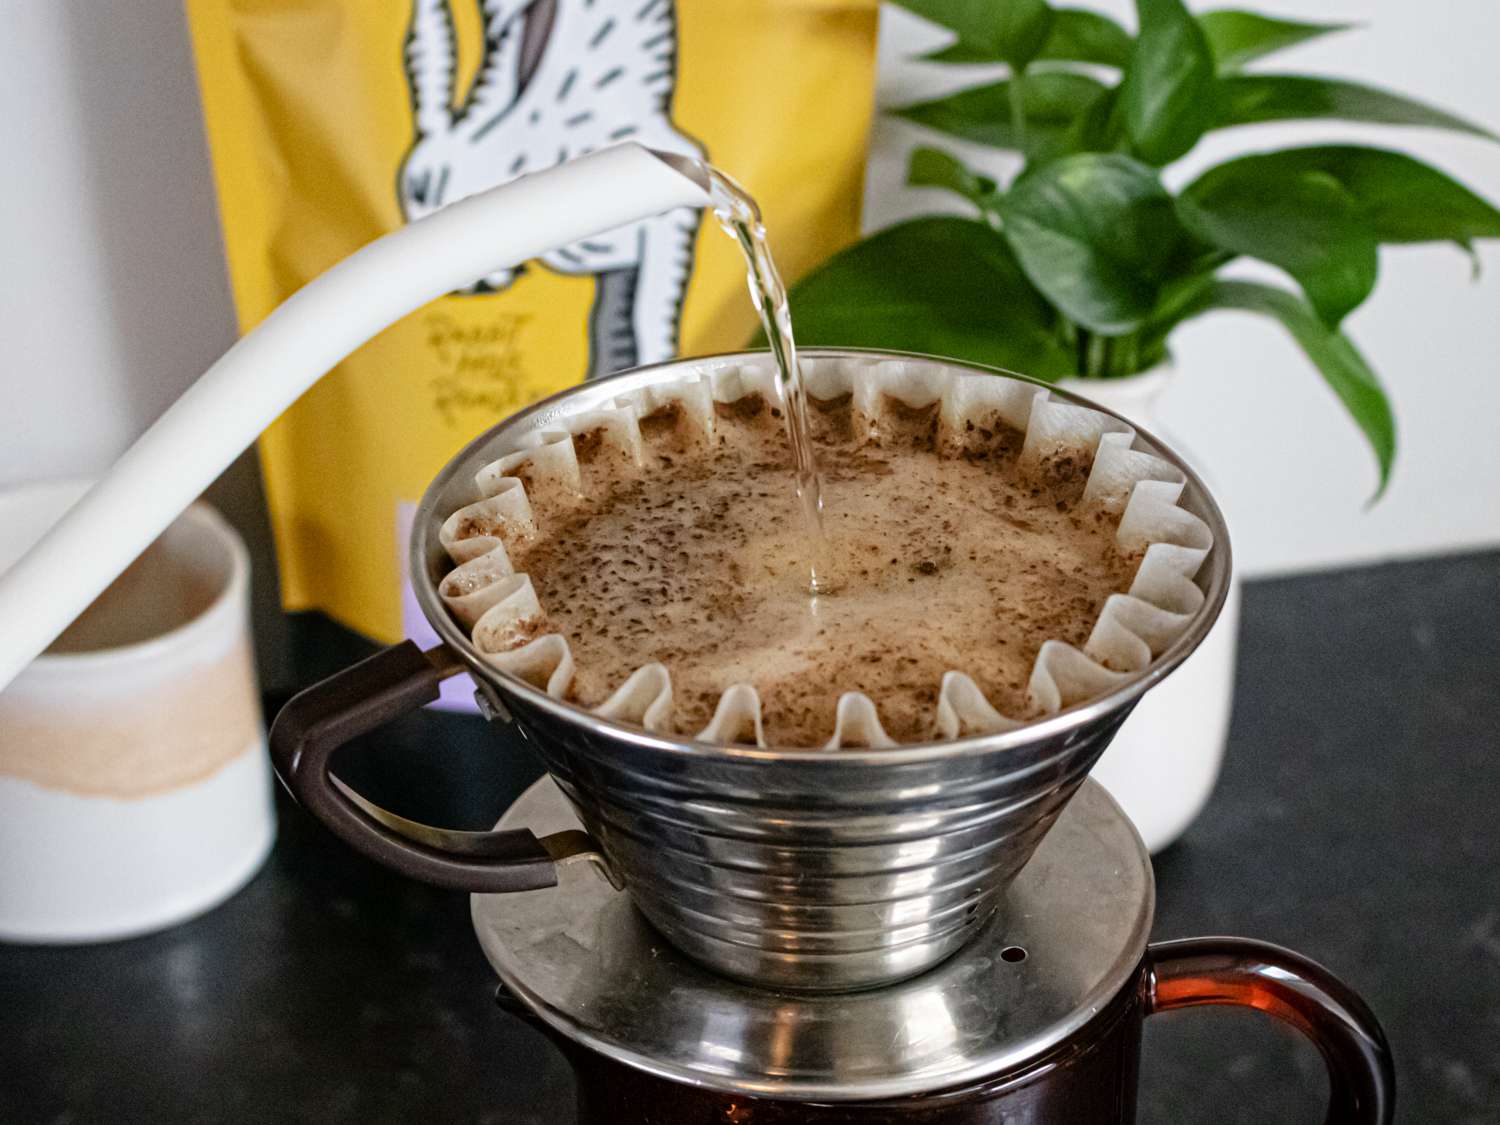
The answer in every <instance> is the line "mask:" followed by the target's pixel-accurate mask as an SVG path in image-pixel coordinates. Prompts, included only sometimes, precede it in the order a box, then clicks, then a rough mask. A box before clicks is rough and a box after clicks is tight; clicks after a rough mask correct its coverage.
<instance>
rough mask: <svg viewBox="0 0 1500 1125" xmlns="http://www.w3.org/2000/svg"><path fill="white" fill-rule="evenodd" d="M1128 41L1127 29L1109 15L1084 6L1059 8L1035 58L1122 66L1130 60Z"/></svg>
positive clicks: (1129, 40) (1129, 39)
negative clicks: (1048, 33) (1092, 10)
mask: <svg viewBox="0 0 1500 1125" xmlns="http://www.w3.org/2000/svg"><path fill="white" fill-rule="evenodd" d="M1131 42H1132V40H1131V38H1130V32H1128V31H1126V30H1125V29H1124V28H1123V27H1121V26H1120V25H1119V24H1117V23H1116V22H1115V21H1114V20H1112V19H1110V18H1109V17H1108V16H1105V15H1100V14H1099V13H1098V12H1091V11H1089V10H1088V9H1087V8H1059V9H1057V15H1056V17H1055V18H1054V19H1053V21H1052V34H1050V35H1049V36H1047V41H1046V42H1045V43H1043V44H1042V51H1041V54H1039V55H1037V58H1038V59H1061V60H1066V61H1068V62H1085V63H1098V64H1099V65H1101V66H1113V67H1119V68H1123V67H1124V66H1125V64H1126V63H1128V62H1129V61H1130V46H1131Z"/></svg>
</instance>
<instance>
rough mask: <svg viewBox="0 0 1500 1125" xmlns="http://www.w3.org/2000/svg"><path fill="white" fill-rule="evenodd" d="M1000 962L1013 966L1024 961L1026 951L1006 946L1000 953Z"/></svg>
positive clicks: (1013, 946) (1014, 946)
mask: <svg viewBox="0 0 1500 1125" xmlns="http://www.w3.org/2000/svg"><path fill="white" fill-rule="evenodd" d="M1000 960H1002V961H1009V962H1010V963H1011V964H1012V965H1014V964H1015V963H1016V962H1018V961H1024V960H1026V950H1024V949H1022V948H1021V947H1020V946H1019V945H1007V946H1006V947H1005V948H1004V949H1002V950H1001V951H1000Z"/></svg>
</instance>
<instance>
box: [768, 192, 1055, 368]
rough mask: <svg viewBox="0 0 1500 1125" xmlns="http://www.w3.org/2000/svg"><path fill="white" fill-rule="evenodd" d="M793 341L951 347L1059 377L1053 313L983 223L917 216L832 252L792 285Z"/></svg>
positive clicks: (960, 355) (980, 359) (937, 351)
mask: <svg viewBox="0 0 1500 1125" xmlns="http://www.w3.org/2000/svg"><path fill="white" fill-rule="evenodd" d="M791 303H792V314H793V316H794V318H795V325H796V332H797V342H798V343H800V344H805V345H812V344H830V345H844V346H851V345H852V346H862V347H872V348H893V349H896V350H898V351H913V352H926V353H929V354H932V355H943V356H952V357H953V358H955V359H963V360H969V361H971V362H974V363H984V364H989V365H992V366H996V367H1006V368H1010V369H1012V370H1015V371H1022V372H1025V373H1026V374H1028V375H1034V376H1036V377H1038V378H1042V379H1057V378H1061V377H1062V376H1064V375H1067V374H1069V373H1070V372H1071V371H1072V369H1073V366H1074V365H1073V362H1072V357H1071V356H1070V354H1069V352H1068V351H1067V349H1066V348H1064V347H1063V346H1062V343H1061V342H1060V341H1059V339H1058V337H1057V334H1056V332H1055V331H1054V327H1055V325H1056V322H1057V314H1056V313H1055V312H1054V311H1053V309H1052V307H1051V306H1050V305H1048V304H1047V302H1046V301H1045V300H1044V299H1043V298H1042V296H1041V294H1040V293H1038V292H1037V291H1036V289H1034V288H1033V287H1032V286H1031V284H1030V283H1029V282H1028V281H1027V280H1026V278H1025V276H1024V275H1023V274H1022V273H1021V270H1020V267H1019V266H1018V265H1017V264H1016V260H1015V258H1014V256H1013V255H1012V254H1011V251H1010V248H1009V247H1008V246H1007V245H1006V244H1005V240H1004V239H1003V238H1001V237H1000V235H999V234H998V233H996V232H995V231H994V230H992V229H990V228H989V227H988V226H986V225H985V224H984V223H982V222H977V221H975V220H972V219H959V218H947V217H943V218H926V219H913V220H911V221H910V222H905V223H900V224H898V225H897V226H894V227H889V228H887V229H886V230H883V231H880V232H879V233H877V234H874V235H871V236H870V237H869V238H867V239H865V240H864V241H863V242H859V243H856V244H855V245H853V246H851V247H849V248H848V249H847V250H844V251H842V252H841V253H839V254H836V255H834V256H833V257H832V258H830V259H829V260H828V261H827V262H825V263H824V264H823V265H822V266H821V267H819V268H818V269H817V270H816V271H814V272H813V273H811V274H809V275H808V276H807V277H805V278H803V279H802V280H801V281H800V282H798V283H797V284H796V285H795V286H794V287H793V289H792V292H791Z"/></svg>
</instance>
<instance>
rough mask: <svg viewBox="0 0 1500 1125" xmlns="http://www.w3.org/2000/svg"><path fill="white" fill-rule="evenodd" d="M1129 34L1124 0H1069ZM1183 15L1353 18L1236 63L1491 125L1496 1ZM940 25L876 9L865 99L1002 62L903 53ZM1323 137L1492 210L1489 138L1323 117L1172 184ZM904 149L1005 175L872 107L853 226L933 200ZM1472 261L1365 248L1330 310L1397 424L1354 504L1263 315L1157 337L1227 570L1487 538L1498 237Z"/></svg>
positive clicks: (1211, 319)
mask: <svg viewBox="0 0 1500 1125" xmlns="http://www.w3.org/2000/svg"><path fill="white" fill-rule="evenodd" d="M1071 2H1074V3H1081V4H1083V5H1084V6H1088V7H1093V8H1096V9H1097V10H1099V11H1103V12H1106V13H1108V14H1110V15H1113V16H1115V17H1116V18H1118V19H1120V20H1121V21H1122V22H1124V23H1125V24H1126V25H1127V26H1133V16H1132V13H1133V5H1132V4H1131V3H1130V2H1129V0H1071ZM1189 6H1190V7H1191V8H1193V9H1194V10H1206V9H1207V8H1210V7H1230V6H1233V7H1249V8H1253V9H1255V10H1259V11H1265V12H1267V13H1268V14H1276V15H1282V16H1286V17H1288V18H1293V19H1307V20H1319V21H1328V22H1361V23H1364V24H1366V25H1367V26H1366V27H1364V28H1362V29H1359V30H1354V31H1349V32H1344V33H1342V34H1339V35H1333V36H1329V37H1327V38H1326V39H1324V40H1321V41H1315V42H1313V43H1309V44H1305V45H1303V46H1301V47H1298V48H1295V49H1293V50H1291V51H1287V52H1284V53H1282V54H1280V55H1276V56H1273V57H1272V58H1270V59H1268V60H1263V61H1261V62H1260V63H1258V64H1256V69H1261V70H1275V71H1302V72H1306V73H1318V74H1326V75H1330V76H1337V77H1344V78H1351V79H1356V80H1359V81H1363V82H1369V83H1376V84H1381V85H1388V86H1390V87H1393V88H1394V89H1396V90H1398V91H1400V92H1403V93H1406V94H1408V95H1411V96H1414V97H1418V98H1420V99H1422V100H1424V101H1429V102H1432V103H1435V104H1437V105H1439V106H1442V107H1444V108H1447V109H1451V110H1454V111H1456V112H1458V113H1460V114H1461V115H1463V116H1466V117H1468V118H1470V119H1471V120H1475V121H1478V122H1479V123H1480V124H1482V125H1485V126H1487V127H1488V128H1490V129H1491V130H1493V131H1495V132H1497V133H1500V66H1497V61H1496V60H1497V51H1500V3H1497V2H1496V0H1429V2H1426V3H1420V4H1419V3H1413V2H1412V0H1257V2H1252V0H1245V2H1244V3H1243V4H1242V3H1239V2H1238V0H1236V2H1235V3H1233V4H1230V3H1229V2H1228V0H1214V2H1213V3H1210V4H1205V3H1202V2H1201V0H1189ZM946 40H947V36H946V35H945V33H943V32H942V31H941V30H939V29H935V28H933V27H932V25H930V24H925V23H923V22H922V21H920V20H918V19H916V18H915V17H913V16H911V15H909V14H907V13H906V12H904V11H902V10H900V9H897V8H893V7H891V6H890V5H887V6H886V10H885V12H884V13H883V23H882V28H881V77H880V84H879V91H878V94H877V98H878V101H879V104H880V105H881V106H896V105H902V104H905V103H908V102H913V101H919V100H923V99H925V98H930V97H937V96H940V95H942V94H945V93H948V92H949V91H951V90H953V89H956V88H959V87H962V86H967V85H972V84H976V83H977V82H980V81H987V80H993V77H995V76H997V75H1000V74H1003V70H994V71H992V70H987V69H986V68H982V67H961V68H960V67H945V66H939V65H933V64H930V63H920V62H915V61H912V60H913V58H914V56H917V55H920V54H923V53H925V52H926V51H927V50H928V49H930V48H931V47H933V46H940V45H942V44H943V43H944V42H946ZM1331 139H1345V140H1356V141H1361V142H1367V143H1373V144H1378V145H1381V146H1383V147H1387V148H1400V149H1405V150H1407V151H1410V152H1412V153H1413V154H1415V155H1417V156H1420V157H1422V158H1423V159H1425V160H1427V161H1428V162H1430V163H1432V164H1435V165H1436V166H1437V167H1439V168H1442V169H1443V170H1445V171H1447V172H1448V173H1449V174H1450V175H1454V176H1456V177H1457V178H1458V179H1460V180H1461V181H1463V182H1464V183H1466V184H1468V185H1469V186H1470V187H1471V188H1473V189H1475V190H1477V191H1479V192H1480V193H1481V194H1482V195H1484V196H1485V197H1486V198H1488V199H1489V200H1491V201H1492V202H1495V203H1497V204H1500V144H1497V143H1495V142H1489V141H1484V140H1481V139H1478V138H1469V137H1464V136H1459V135H1456V134H1447V133H1437V132H1433V131H1430V130H1417V129H1392V128H1384V127H1377V126H1353V125H1346V124H1342V123H1334V122H1329V123H1295V124H1275V125H1257V126H1250V127H1245V128H1240V129H1233V130H1225V131H1223V132H1219V133H1214V134H1210V135H1209V136H1208V137H1207V138H1205V140H1204V141H1203V142H1202V143H1201V144H1200V145H1199V146H1198V148H1196V149H1195V150H1194V151H1193V152H1192V153H1190V154H1189V156H1188V158H1187V159H1186V160H1184V161H1183V162H1182V165H1181V168H1180V169H1174V174H1173V175H1172V176H1170V177H1169V182H1170V183H1171V184H1172V186H1174V187H1177V186H1181V185H1182V184H1183V183H1184V182H1186V181H1187V180H1189V179H1191V178H1192V177H1193V176H1195V175H1196V174H1197V173H1198V172H1199V171H1201V170H1202V169H1203V168H1205V167H1207V166H1209V165H1210V164H1214V163H1218V162H1219V161H1221V160H1223V159H1225V158H1226V157H1228V156H1230V155H1237V154H1240V153H1243V152H1249V151H1255V150H1265V149H1271V148H1280V147H1285V146H1288V145H1292V144H1308V143H1315V142H1319V141H1325V140H1331ZM915 143H927V144H934V143H936V144H938V145H939V146H940V147H948V148H950V149H952V150H953V151H958V152H961V153H962V154H963V155H965V156H966V157H968V158H970V159H971V162H972V163H974V164H976V165H979V166H986V165H987V166H988V167H989V168H990V169H991V170H992V171H993V172H995V173H997V174H1005V173H1007V172H1008V171H1009V170H1010V169H1011V168H1013V165H1007V164H1006V163H1005V161H1004V159H1003V158H1002V159H999V160H997V159H996V157H995V154H994V153H993V151H992V150H986V149H984V148H982V147H980V146H977V145H967V144H964V143H963V142H958V141H954V140H953V139H952V138H949V137H946V136H944V135H943V134H940V133H936V132H932V131H929V130H925V129H922V128H920V127H919V126H916V125H912V124H910V123H908V122H905V121H901V120H898V119H896V118H891V117H879V118H878V120H877V124H876V127H875V135H874V138H873V143H872V155H871V165H870V174H869V177H868V189H869V190H868V195H867V203H866V207H865V222H866V226H867V227H868V228H869V229H875V228H878V227H882V226H886V225H888V224H890V223H892V222H894V221H896V220H897V219H899V218H904V217H907V216H909V215H913V214H920V213H931V212H933V211H936V210H939V209H953V210H962V204H961V203H959V204H957V206H954V204H952V203H950V202H949V200H950V199H952V197H951V196H948V195H947V193H945V192H941V191H938V190H934V189H913V188H907V187H904V186H903V184H904V181H905V176H906V157H907V153H908V151H909V150H910V148H911V146H912V145H913V144H915ZM1480 258H1481V260H1482V263H1483V267H1484V273H1483V275H1482V277H1481V278H1480V280H1479V281H1478V282H1474V281H1472V280H1471V277H1470V266H1469V263H1468V261H1467V259H1466V258H1465V257H1464V256H1463V255H1462V254H1461V253H1460V252H1459V251H1457V250H1455V249H1452V248H1448V247H1442V246H1420V247H1388V248H1382V250H1381V263H1380V265H1381V277H1380V282H1379V284H1378V286H1377V288H1376V290H1375V293H1374V294H1373V296H1372V297H1371V298H1370V300H1369V301H1368V302H1367V303H1366V304H1365V305H1364V306H1363V307H1362V308H1361V309H1360V310H1359V311H1358V312H1356V313H1355V314H1354V315H1353V316H1352V317H1351V318H1350V319H1349V321H1348V322H1347V325H1346V327H1347V330H1348V331H1349V334H1350V335H1351V336H1352V337H1353V338H1354V339H1355V340H1356V342H1357V343H1358V344H1359V346H1360V347H1361V349H1362V350H1363V351H1364V353H1365V355H1366V357H1367V358H1368V359H1369V360H1370V362H1371V364H1372V365H1373V366H1374V367H1375V369H1376V371H1377V372H1378V373H1379V374H1380V375H1381V376H1382V378H1383V380H1384V382H1385V385H1386V388H1387V391H1388V392H1389V393H1390V395H1391V397H1392V398H1393V400H1394V402H1395V407H1396V415H1397V424H1398V426H1399V428H1400V437H1399V441H1400V449H1399V453H1398V462H1397V466H1396V471H1395V474H1394V477H1393V479H1392V483H1391V486H1390V489H1389V490H1388V491H1387V493H1386V495H1385V497H1384V499H1382V500H1381V501H1380V503H1379V504H1377V505H1376V506H1375V507H1373V508H1372V509H1369V510H1366V508H1365V501H1366V499H1367V498H1368V497H1369V496H1370V495H1371V493H1372V491H1373V488H1374V483H1375V471H1374V462H1373V458H1372V457H1371V455H1370V454H1369V452H1368V451H1367V449H1366V447H1365V445H1364V439H1363V438H1362V437H1361V436H1360V435H1359V434H1358V432H1357V431H1356V430H1355V429H1354V427H1353V425H1352V424H1351V423H1350V422H1348V421H1347V420H1346V419H1345V417H1344V415H1343V408H1342V407H1341V406H1340V405H1339V404H1338V402H1337V401H1336V400H1335V399H1334V398H1333V395H1332V394H1331V393H1330V392H1329V391H1327V390H1326V389H1325V388H1324V386H1323V384H1322V383H1321V381H1320V380H1319V378H1318V376H1317V374H1316V372H1315V371H1314V370H1313V369H1312V367H1311V366H1310V365H1309V364H1308V363H1307V361H1306V360H1305V359H1304V358H1303V357H1302V355H1301V353H1300V352H1299V351H1298V350H1297V348H1296V347H1295V345H1293V344H1292V343H1291V342H1290V341H1289V340H1288V339H1287V338H1286V336H1285V335H1284V334H1283V333H1282V332H1281V330H1280V329H1279V328H1278V327H1276V326H1275V325H1274V324H1272V323H1271V322H1270V321H1267V320H1263V319H1261V318H1258V317H1253V316H1250V315H1247V314H1242V313H1216V314H1212V315H1210V316H1208V317H1204V318H1202V319H1200V320H1197V321H1194V322H1192V323H1190V324H1189V325H1187V326H1186V327H1185V328H1183V329H1181V330H1180V331H1179V332H1178V333H1177V334H1176V335H1175V336H1174V337H1173V341H1172V342H1173V351H1174V353H1175V356H1176V360H1177V366H1178V368H1179V371H1180V375H1179V378H1178V379H1177V381H1176V384H1175V385H1174V386H1173V387H1172V389H1171V390H1169V391H1168V393H1167V395H1166V397H1165V398H1164V400H1163V403H1162V411H1161V417H1162V428H1163V429H1164V430H1165V431H1167V432H1168V433H1169V434H1170V435H1171V436H1172V437H1175V438H1178V439H1180V440H1181V441H1182V442H1183V443H1184V444H1185V445H1187V446H1188V447H1189V448H1190V449H1191V450H1192V452H1193V454H1194V455H1195V457H1196V460H1197V461H1198V462H1200V463H1201V464H1202V465H1203V467H1204V468H1205V470H1206V472H1207V473H1208V474H1209V476H1210V477H1211V478H1212V480H1213V482H1214V484H1215V486H1216V491H1217V492H1218V493H1219V494H1220V496H1221V499H1222V501H1223V503H1224V506H1225V508H1226V510H1227V513H1228V515H1229V518H1230V525H1231V528H1232V530H1233V531H1234V544H1235V558H1236V562H1237V563H1238V564H1239V565H1240V566H1241V567H1242V568H1243V571H1244V573H1246V574H1269V573H1277V572H1285V571H1293V570H1302V569H1307V568H1312V567H1321V566H1331V565H1336V564H1344V563H1350V562H1366V561H1375V560H1379V559H1385V558H1391V557H1398V556H1404V555H1416V554H1429V553H1433V552H1440V551H1448V550H1455V549H1464V548H1473V547H1481V546H1492V545H1494V544H1497V543H1500V439H1497V437H1496V434H1495V419H1497V418H1500V243H1497V242H1490V243H1488V244H1485V245H1483V246H1482V248H1481V250H1480Z"/></svg>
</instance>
